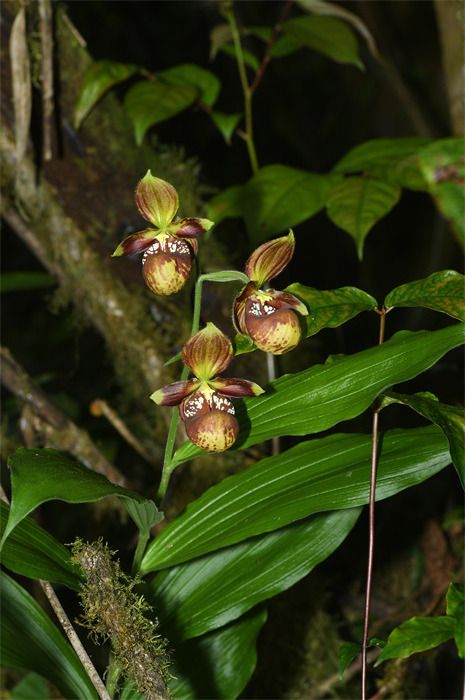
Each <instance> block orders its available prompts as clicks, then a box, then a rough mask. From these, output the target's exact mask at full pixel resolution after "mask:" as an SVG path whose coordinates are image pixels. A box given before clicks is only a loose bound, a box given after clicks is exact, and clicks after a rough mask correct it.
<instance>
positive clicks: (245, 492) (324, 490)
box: [141, 427, 450, 573]
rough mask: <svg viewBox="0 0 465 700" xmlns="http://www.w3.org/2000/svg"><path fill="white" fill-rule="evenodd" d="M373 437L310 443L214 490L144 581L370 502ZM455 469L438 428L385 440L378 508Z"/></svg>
mask: <svg viewBox="0 0 465 700" xmlns="http://www.w3.org/2000/svg"><path fill="white" fill-rule="evenodd" d="M370 452H371V435H357V434H349V435H341V434H338V435H330V436H328V437H324V438H320V439H316V440H309V441H307V442H303V443H301V444H300V445H297V446H296V447H293V448H291V449H290V450H288V451H287V452H284V453H283V454H281V455H277V456H276V457H268V458H267V459H263V460H261V461H260V462H257V464H255V465H254V466H253V467H251V468H250V469H248V470H247V471H245V472H242V473H240V474H236V475H234V476H231V477H228V478H227V479H224V480H223V481H222V482H221V483H220V484H218V485H216V486H213V487H212V488H211V489H209V490H208V491H206V492H205V494H203V495H202V496H201V497H200V498H198V499H197V500H196V501H194V503H192V504H190V505H189V506H188V507H187V508H186V510H185V512H184V513H183V514H182V515H181V516H180V517H178V518H176V520H174V521H173V522H172V523H171V524H170V525H168V527H167V528H165V530H163V532H162V533H161V534H160V535H159V536H158V537H157V538H156V540H154V541H153V542H152V544H151V546H150V547H149V548H148V550H147V552H146V555H145V557H144V559H143V561H142V567H141V570H142V572H143V573H147V572H148V571H154V570H155V569H162V568H165V567H166V566H168V565H171V564H176V563H179V562H182V561H187V560H189V559H194V558H195V557H198V556H200V555H201V554H205V553H206V552H211V551H214V550H215V549H219V548H221V547H226V546H227V545H230V544H233V543H235V542H241V541H242V540H244V539H247V538H248V537H252V536H253V535H257V534H260V533H262V532H269V531H272V530H276V529H278V528H281V527H283V526H284V525H287V524H288V523H290V522H293V521H295V520H299V519H300V518H304V517H306V516H308V515H311V514H312V513H318V512H322V511H328V510H334V509H339V508H341V509H343V508H351V507H353V506H359V505H363V504H365V503H367V502H368V484H369V472H370ZM449 463H450V455H449V449H448V443H447V440H446V438H445V437H444V435H443V433H442V431H441V430H439V429H438V428H436V427H426V428H416V429H412V430H392V431H389V432H388V433H386V434H385V435H384V436H383V439H382V442H381V448H380V460H379V472H378V480H377V488H376V497H377V499H378V500H381V499H383V498H387V497H388V496H392V495H394V494H395V493H398V492H399V491H402V490H403V489H406V488H408V487H410V486H414V485H415V484H418V483H420V482H422V481H424V480H425V479H428V478H429V477H430V476H432V475H433V474H436V472H438V471H440V470H441V469H442V468H444V467H445V466H447V464H449Z"/></svg>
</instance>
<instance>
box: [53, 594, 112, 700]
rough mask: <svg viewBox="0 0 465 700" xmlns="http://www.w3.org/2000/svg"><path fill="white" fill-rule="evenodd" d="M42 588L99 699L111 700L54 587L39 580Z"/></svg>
mask: <svg viewBox="0 0 465 700" xmlns="http://www.w3.org/2000/svg"><path fill="white" fill-rule="evenodd" d="M39 583H40V586H41V588H42V590H43V592H44V593H45V595H46V596H47V600H48V602H49V603H50V605H51V607H52V609H53V612H54V613H55V615H56V616H57V619H58V622H59V623H60V625H61V626H62V628H63V630H64V631H65V633H66V636H67V637H68V639H69V641H70V644H71V646H72V647H73V649H74V651H75V652H76V654H77V655H78V657H79V660H80V662H81V663H82V665H83V666H84V668H85V669H86V672H87V675H88V676H89V678H90V680H91V682H92V685H93V686H94V688H95V690H96V691H97V693H98V696H99V698H101V700H111V697H110V695H109V694H108V691H107V689H106V688H105V685H104V683H103V681H102V679H101V678H100V676H99V674H98V673H97V671H96V669H95V666H94V664H93V663H92V661H91V660H90V657H89V655H88V653H87V651H86V650H85V649H84V647H83V646H82V643H81V640H80V639H79V637H78V635H77V634H76V631H75V629H74V627H73V625H72V624H71V622H70V620H69V617H68V616H67V614H66V613H65V611H64V610H63V607H62V605H61V603H60V601H59V600H58V597H57V595H56V593H55V591H54V590H53V588H52V586H51V585H50V583H49V582H48V581H42V580H39Z"/></svg>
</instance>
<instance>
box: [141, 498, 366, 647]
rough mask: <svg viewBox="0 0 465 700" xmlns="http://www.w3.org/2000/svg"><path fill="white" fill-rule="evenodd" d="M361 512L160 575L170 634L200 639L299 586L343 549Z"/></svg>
mask: <svg viewBox="0 0 465 700" xmlns="http://www.w3.org/2000/svg"><path fill="white" fill-rule="evenodd" d="M359 513H360V511H359V509H357V508H354V509H349V510H343V511H339V512H333V513H329V514H325V515H317V516H314V517H311V518H307V519H305V520H303V521H301V522H298V523H292V524H291V525H288V526H287V527H284V528H281V529H279V530H276V531H275V532H271V533H268V534H265V535H260V536H258V537H254V538H253V539H248V540H246V541H244V542H240V543H239V544H235V545H232V546H231V547H227V548H225V549H221V550H220V551H219V552H214V553H213V554H207V555H205V556H203V557H200V558H198V559H195V560H194V561H190V562H187V563H185V564H180V565H179V566H175V567H172V568H170V569H167V570H165V571H163V572H161V573H160V574H159V575H158V576H156V577H155V579H154V581H153V583H152V585H151V593H152V595H153V601H154V602H153V607H154V609H155V610H156V611H157V614H158V615H159V616H160V619H161V620H162V622H163V625H164V627H165V626H166V627H167V628H168V635H169V636H170V632H171V633H172V634H174V636H175V637H177V638H181V639H189V638H190V637H197V636H198V635H201V634H204V633H205V632H208V631H210V630H212V629H215V628H217V627H221V626H222V625H224V624H226V623H227V622H230V621H231V620H234V619H236V618H237V617H239V616H240V615H242V614H243V613H244V612H246V611H247V610H250V609H251V608H253V607H254V606H255V605H256V604H257V603H259V602H261V601H263V600H266V599H267V598H271V597H272V596H274V595H277V594H278V593H281V592H282V591H284V590H286V589H287V588H289V587H290V586H292V585H294V583H296V582H297V581H299V580H300V579H301V578H303V577H304V576H306V575H307V574H308V573H309V572H310V571H311V570H312V569H313V568H314V567H315V566H316V565H317V564H319V563H320V562H321V561H324V559H326V558H327V557H328V556H329V555H330V554H332V552H333V551H334V550H335V549H337V547H339V545H340V544H341V542H342V541H343V540H344V539H345V537H346V536H347V535H348V534H349V532H350V530H351V529H352V527H353V526H354V525H355V522H356V520H357V518H358V516H359Z"/></svg>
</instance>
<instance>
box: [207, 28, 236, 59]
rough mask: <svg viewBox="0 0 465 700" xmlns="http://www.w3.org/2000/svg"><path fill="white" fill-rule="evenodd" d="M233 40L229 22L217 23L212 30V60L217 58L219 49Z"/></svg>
mask: <svg viewBox="0 0 465 700" xmlns="http://www.w3.org/2000/svg"><path fill="white" fill-rule="evenodd" d="M232 40H233V36H232V31H231V27H230V26H229V24H226V23H223V24H217V25H216V27H213V29H212V30H211V32H210V61H213V60H214V59H215V58H216V55H217V53H218V51H219V50H220V49H221V47H222V46H224V45H225V44H229V43H231V41H232Z"/></svg>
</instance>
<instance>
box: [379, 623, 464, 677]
mask: <svg viewBox="0 0 465 700" xmlns="http://www.w3.org/2000/svg"><path fill="white" fill-rule="evenodd" d="M454 631H455V620H454V618H453V617H450V616H449V615H440V616H439V617H412V618H411V619H410V620H407V621H406V622H403V623H402V624H401V625H399V627H396V628H395V629H394V630H392V632H391V634H390V635H389V637H388V640H387V642H386V646H385V647H384V649H383V651H382V652H381V654H380V655H379V656H378V659H377V660H376V664H375V666H379V664H381V663H382V662H383V661H386V660H387V659H405V658H406V657H407V656H411V655H412V654H416V653H418V652H419V651H426V650H427V649H433V648H434V647H437V646H438V645H439V644H442V643H443V642H447V640H448V639H452V637H453V636H454Z"/></svg>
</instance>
